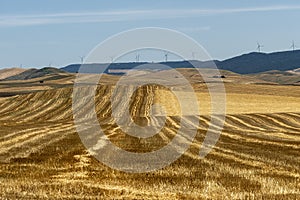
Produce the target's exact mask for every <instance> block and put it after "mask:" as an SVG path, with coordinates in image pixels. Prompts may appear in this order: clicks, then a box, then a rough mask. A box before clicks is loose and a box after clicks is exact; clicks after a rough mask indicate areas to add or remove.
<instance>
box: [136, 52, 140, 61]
mask: <svg viewBox="0 0 300 200" xmlns="http://www.w3.org/2000/svg"><path fill="white" fill-rule="evenodd" d="M135 61H136V62H140V54H136V56H135Z"/></svg>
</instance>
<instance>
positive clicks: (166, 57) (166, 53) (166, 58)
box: [165, 52, 169, 62]
mask: <svg viewBox="0 0 300 200" xmlns="http://www.w3.org/2000/svg"><path fill="white" fill-rule="evenodd" d="M168 55H169V54H168V52H165V61H166V62H168Z"/></svg>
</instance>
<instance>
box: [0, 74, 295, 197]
mask: <svg viewBox="0 0 300 200" xmlns="http://www.w3.org/2000/svg"><path fill="white" fill-rule="evenodd" d="M59 80H60V81H59ZM110 80H114V77H107V79H106V81H104V83H105V84H103V85H101V86H99V87H98V89H97V94H96V102H97V103H96V111H97V114H98V119H99V121H100V124H101V127H102V128H103V130H104V132H105V134H106V135H107V136H108V137H109V138H110V140H111V141H112V142H113V143H114V144H115V145H117V146H119V147H121V148H123V149H126V150H128V151H132V152H141V153H142V152H148V151H152V150H156V149H158V148H161V147H162V146H164V145H166V144H167V143H168V142H169V141H170V139H171V138H172V137H174V135H175V134H176V130H177V129H178V127H179V124H178V122H179V120H178V103H177V101H176V98H175V97H174V95H172V93H171V92H170V91H169V90H167V89H165V88H163V87H159V86H152V85H148V86H145V87H141V88H140V89H139V90H138V91H136V92H135V93H134V96H133V97H132V100H131V106H130V108H129V109H130V114H131V116H132V118H133V119H134V120H135V122H136V123H138V124H139V123H140V124H143V123H146V122H147V120H149V119H148V116H147V113H148V111H147V109H149V108H150V107H151V105H152V104H154V103H160V104H162V105H164V106H165V110H166V111H167V114H168V116H167V119H166V124H165V125H166V126H165V127H164V128H163V129H162V130H161V132H160V133H158V134H157V135H155V136H153V137H152V138H149V139H138V138H134V137H132V136H128V135H126V133H124V132H123V131H122V130H121V129H120V128H119V127H118V126H117V125H116V124H115V122H114V120H113V119H112V117H111V110H110V102H109V99H110V95H111V93H112V91H113V89H114V87H113V86H112V85H113V84H112V83H113V82H114V81H112V82H110ZM37 82H38V79H37V80H36V81H35V80H33V81H27V83H23V84H20V83H18V82H6V83H1V87H0V92H3V93H5V94H7V93H8V92H9V91H10V90H9V88H13V89H12V91H14V92H19V93H27V94H21V95H16V96H11V97H2V98H0V127H1V129H0V199H297V198H299V196H300V168H299V166H300V159H299V158H300V151H299V150H300V93H299V91H300V88H299V87H298V86H281V85H271V84H270V85H268V84H254V83H243V82H239V81H228V82H226V81H225V82H226V83H225V88H226V99H227V100H226V104H227V114H226V121H225V125H224V128H223V131H222V134H221V137H220V139H219V141H218V143H217V144H216V146H215V147H214V148H213V150H212V151H211V152H210V154H209V155H207V156H206V157H205V158H204V159H200V158H199V157H198V153H199V149H200V146H201V144H202V141H203V139H204V137H205V134H206V131H207V128H208V126H209V122H210V116H209V112H210V102H209V99H210V98H209V95H208V94H207V90H206V87H205V84H203V83H193V86H194V88H195V91H196V95H197V97H198V100H199V103H200V110H201V115H200V116H189V117H193V118H197V120H199V127H198V131H197V135H196V138H195V140H194V141H193V143H192V145H191V146H190V148H189V149H188V151H187V152H186V153H185V154H184V155H183V156H181V157H180V159H178V160H177V161H175V162H174V163H172V164H171V165H170V166H167V167H165V168H163V169H160V170H157V171H153V172H149V173H141V174H131V173H125V172H120V171H117V170H113V169H111V168H109V167H107V166H105V165H103V164H102V163H101V162H99V161H97V160H96V159H95V158H94V157H93V156H91V155H90V154H89V153H88V152H87V150H86V149H85V147H84V146H83V144H82V143H81V140H80V138H79V136H78V134H77V132H76V129H75V126H74V120H73V113H72V84H71V83H72V77H69V78H68V77H64V78H63V79H53V80H51V79H49V81H47V82H45V84H44V85H42V86H41V85H39V84H38V83H37ZM35 86H39V91H36V90H35V89H34V88H35ZM174 87H175V86H174ZM178 90H179V92H182V93H184V92H185V91H184V90H181V89H180V88H178ZM124 91H126V90H124ZM185 95H186V96H187V97H188V96H189V94H188V93H187V94H185ZM150 96H151V98H149V97H150ZM119 98H122V91H120V95H119ZM103 156H105V155H103Z"/></svg>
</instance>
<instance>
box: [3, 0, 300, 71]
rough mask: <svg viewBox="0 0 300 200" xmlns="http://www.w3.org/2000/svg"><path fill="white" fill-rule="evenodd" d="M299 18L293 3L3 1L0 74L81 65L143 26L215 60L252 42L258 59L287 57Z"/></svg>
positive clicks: (298, 5) (298, 34) (299, 33)
mask: <svg viewBox="0 0 300 200" xmlns="http://www.w3.org/2000/svg"><path fill="white" fill-rule="evenodd" d="M299 19H300V2H299V1H296V0H295V1H292V0H285V1H283V0H282V1H278V0H272V1H266V0H251V1H250V0H248V1H245V0H240V1H237V0H226V1H221V0H218V1H217V0H210V1H208V0H206V1H202V0H190V1H183V0H182V1H176V0H161V1H158V0H156V1H154V0H149V1H141V0H139V1H138V0H120V1H116V0H115V1H113V0H112V1H107V0H105V1H104V0H103V1H102V0H97V1H96V0H76V1H74V0H43V1H41V0H26V1H24V0H1V1H0V68H4V67H15V66H20V65H21V64H22V65H23V66H25V67H42V66H47V65H49V63H50V62H51V63H52V65H53V66H64V65H67V64H69V63H75V62H80V58H79V56H82V55H86V54H88V52H89V51H90V50H91V49H93V48H94V47H95V46H96V45H97V44H98V43H100V42H101V41H103V40H104V39H106V38H107V37H109V36H111V35H114V34H116V33H119V32H121V31H124V30H128V29H132V28H139V27H149V26H150V27H163V28H170V29H175V30H177V31H180V32H183V33H185V34H187V35H189V36H190V37H192V38H194V39H195V40H196V41H198V42H199V43H200V44H201V45H202V46H204V48H205V49H206V50H207V51H208V52H209V54H210V55H211V57H213V58H215V59H225V58H229V57H232V56H235V55H239V54H242V53H247V52H251V51H255V50H256V42H257V41H259V42H260V43H261V44H263V45H264V48H263V51H264V52H272V51H280V50H287V49H289V47H290V46H291V43H292V40H294V41H295V43H296V45H298V46H299V47H300V26H298V21H299ZM143 59H144V60H145V61H147V59H148V58H146V57H144V58H143ZM149 59H151V58H149ZM133 60H134V58H133ZM162 60H163V55H162Z"/></svg>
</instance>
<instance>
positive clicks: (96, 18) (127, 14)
mask: <svg viewBox="0 0 300 200" xmlns="http://www.w3.org/2000/svg"><path fill="white" fill-rule="evenodd" d="M289 10H300V5H297V6H267V7H250V8H226V9H159V10H124V11H109V12H77V13H76V12H73V13H52V14H41V15H14V16H12V15H6V16H1V15H0V27H7V26H32V25H43V24H67V23H93V22H113V21H132V20H147V19H169V18H185V17H197V16H203V15H220V14H230V13H245V12H267V11H289Z"/></svg>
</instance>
